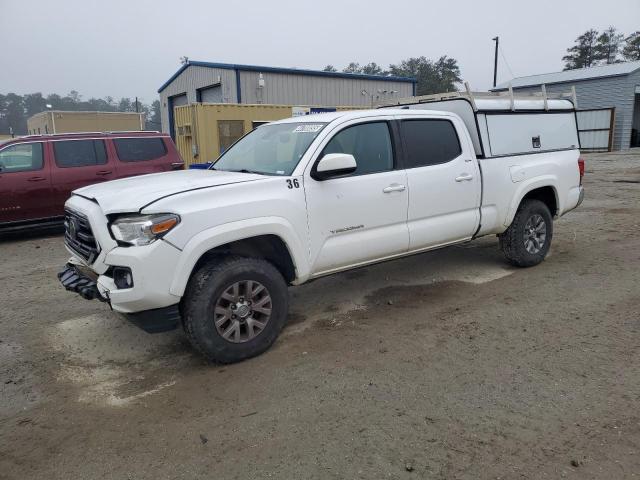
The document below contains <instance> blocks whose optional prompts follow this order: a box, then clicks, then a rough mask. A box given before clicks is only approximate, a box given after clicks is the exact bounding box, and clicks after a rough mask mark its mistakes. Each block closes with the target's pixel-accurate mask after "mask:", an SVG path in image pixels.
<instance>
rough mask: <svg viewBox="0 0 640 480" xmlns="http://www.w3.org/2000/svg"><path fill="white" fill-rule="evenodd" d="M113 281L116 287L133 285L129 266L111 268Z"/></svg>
mask: <svg viewBox="0 0 640 480" xmlns="http://www.w3.org/2000/svg"><path fill="white" fill-rule="evenodd" d="M113 282H114V283H115V284H116V287H118V288H131V287H133V275H132V274H131V269H130V268H129V267H115V268H114V269H113Z"/></svg>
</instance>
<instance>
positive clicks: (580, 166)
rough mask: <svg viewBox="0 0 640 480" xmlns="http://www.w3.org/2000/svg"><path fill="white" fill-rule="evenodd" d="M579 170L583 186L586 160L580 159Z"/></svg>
mask: <svg viewBox="0 0 640 480" xmlns="http://www.w3.org/2000/svg"><path fill="white" fill-rule="evenodd" d="M578 170H579V171H580V185H582V177H584V158H579V159H578Z"/></svg>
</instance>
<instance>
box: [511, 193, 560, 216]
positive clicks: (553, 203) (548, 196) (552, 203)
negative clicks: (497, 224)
mask: <svg viewBox="0 0 640 480" xmlns="http://www.w3.org/2000/svg"><path fill="white" fill-rule="evenodd" d="M528 199H534V200H540V201H541V202H542V203H544V204H545V205H546V206H547V207H548V208H549V211H550V212H551V215H552V216H555V215H557V213H558V201H557V199H556V192H555V190H554V189H553V187H541V188H536V189H535V190H531V191H530V192H529V193H527V194H526V195H525V196H524V198H523V199H522V201H525V200H528ZM522 201H521V202H520V203H522Z"/></svg>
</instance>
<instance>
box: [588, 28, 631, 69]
mask: <svg viewBox="0 0 640 480" xmlns="http://www.w3.org/2000/svg"><path fill="white" fill-rule="evenodd" d="M623 38H624V35H622V34H621V33H618V30H616V28H615V27H609V28H607V29H606V30H605V31H604V32H602V33H601V34H600V35H599V36H598V40H597V43H596V47H595V57H596V59H597V60H598V61H599V62H600V63H602V64H605V65H610V64H612V63H618V62H620V60H619V59H618V54H619V53H620V47H621V45H622V40H623Z"/></svg>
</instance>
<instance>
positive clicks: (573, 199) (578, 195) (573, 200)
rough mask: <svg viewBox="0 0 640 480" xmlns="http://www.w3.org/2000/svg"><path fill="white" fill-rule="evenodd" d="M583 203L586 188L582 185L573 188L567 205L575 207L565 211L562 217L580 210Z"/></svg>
mask: <svg viewBox="0 0 640 480" xmlns="http://www.w3.org/2000/svg"><path fill="white" fill-rule="evenodd" d="M583 201H584V187H583V186H582V185H580V186H579V187H575V188H572V189H571V190H570V191H569V198H568V200H567V205H573V206H572V207H570V208H567V209H566V210H565V211H563V212H562V215H564V214H566V213H568V212H570V211H571V210H574V209H576V208H578V207H579V206H580V204H582V202H583Z"/></svg>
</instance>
